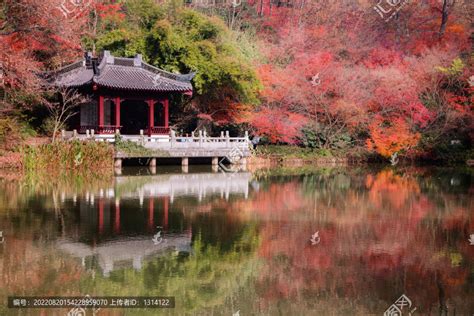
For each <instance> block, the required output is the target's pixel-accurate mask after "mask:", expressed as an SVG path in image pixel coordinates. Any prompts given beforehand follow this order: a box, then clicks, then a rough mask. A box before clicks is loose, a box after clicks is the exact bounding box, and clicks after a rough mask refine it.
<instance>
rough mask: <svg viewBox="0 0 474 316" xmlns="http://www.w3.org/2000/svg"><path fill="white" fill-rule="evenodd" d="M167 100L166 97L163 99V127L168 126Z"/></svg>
mask: <svg viewBox="0 0 474 316" xmlns="http://www.w3.org/2000/svg"><path fill="white" fill-rule="evenodd" d="M168 105H169V101H168V98H166V99H164V100H163V111H164V113H163V116H164V118H165V127H168V126H169V107H168Z"/></svg>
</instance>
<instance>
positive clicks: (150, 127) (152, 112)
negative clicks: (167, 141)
mask: <svg viewBox="0 0 474 316" xmlns="http://www.w3.org/2000/svg"><path fill="white" fill-rule="evenodd" d="M147 102H148V109H149V112H148V136H151V134H152V133H153V126H154V125H155V101H154V100H152V99H150V100H148V101H147Z"/></svg>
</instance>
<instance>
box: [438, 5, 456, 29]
mask: <svg viewBox="0 0 474 316" xmlns="http://www.w3.org/2000/svg"><path fill="white" fill-rule="evenodd" d="M448 1H449V0H443V9H442V11H441V26H440V27H439V37H440V38H441V37H443V35H444V33H445V32H446V26H447V24H448V18H449V9H450V8H449V4H448ZM452 5H454V2H453V3H452Z"/></svg>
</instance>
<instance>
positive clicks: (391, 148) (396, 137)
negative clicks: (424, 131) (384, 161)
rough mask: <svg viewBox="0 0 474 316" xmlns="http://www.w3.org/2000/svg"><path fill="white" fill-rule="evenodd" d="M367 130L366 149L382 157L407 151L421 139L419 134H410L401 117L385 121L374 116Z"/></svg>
mask: <svg viewBox="0 0 474 316" xmlns="http://www.w3.org/2000/svg"><path fill="white" fill-rule="evenodd" d="M369 130H370V138H369V139H367V148H368V149H369V150H373V151H376V152H377V153H379V154H380V155H382V156H383V157H390V156H391V155H392V154H394V153H397V152H400V151H402V150H403V151H406V150H409V149H410V148H412V147H414V146H416V145H417V144H418V141H419V140H420V137H421V135H420V134H419V133H412V132H411V131H410V128H409V126H408V124H407V123H406V120H405V119H404V118H401V117H397V118H393V119H391V120H390V121H387V120H386V119H384V118H383V117H381V116H376V117H375V118H374V120H373V121H372V123H371V124H370V125H369Z"/></svg>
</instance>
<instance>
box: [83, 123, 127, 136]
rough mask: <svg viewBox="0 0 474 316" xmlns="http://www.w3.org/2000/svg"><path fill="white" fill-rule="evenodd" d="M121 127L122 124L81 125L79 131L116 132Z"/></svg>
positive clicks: (84, 132)
mask: <svg viewBox="0 0 474 316" xmlns="http://www.w3.org/2000/svg"><path fill="white" fill-rule="evenodd" d="M120 128H121V126H116V125H103V126H97V125H81V127H80V128H79V133H80V134H86V133H87V132H88V131H89V133H92V131H94V134H115V131H116V130H117V129H118V130H120Z"/></svg>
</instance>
